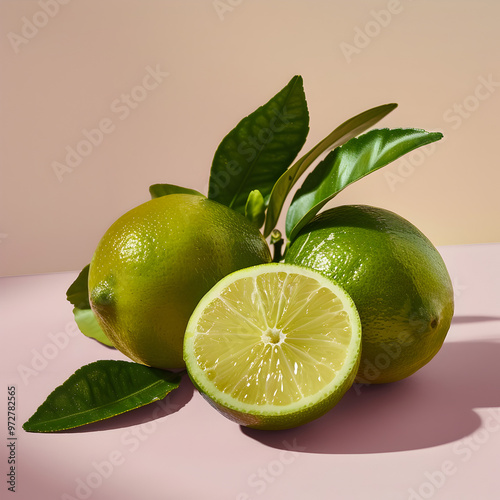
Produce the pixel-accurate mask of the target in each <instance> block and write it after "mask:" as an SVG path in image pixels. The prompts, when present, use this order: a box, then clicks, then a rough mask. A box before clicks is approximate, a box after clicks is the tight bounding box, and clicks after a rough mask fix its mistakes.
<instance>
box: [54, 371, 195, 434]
mask: <svg viewBox="0 0 500 500" xmlns="http://www.w3.org/2000/svg"><path fill="white" fill-rule="evenodd" d="M193 391H194V388H193V384H192V383H191V381H190V380H189V377H188V376H187V375H184V376H183V377H182V380H181V383H180V385H179V388H178V389H175V390H173V391H172V392H170V393H169V394H167V395H166V396H165V397H164V398H163V399H162V400H160V401H156V402H155V403H151V404H148V405H146V406H141V407H140V408H136V409H135V410H131V411H128V412H126V413H122V414H121V415H116V416H115V417H111V418H108V419H106V420H101V421H100V422H94V423H92V424H88V425H83V426H81V427H76V428H74V429H68V430H66V431H60V433H61V434H62V433H64V432H67V433H80V432H96V431H106V430H110V429H121V428H123V427H131V426H133V425H139V424H144V423H146V422H151V421H152V420H156V419H158V418H161V417H165V416H167V415H171V414H172V413H175V412H177V411H179V410H181V409H182V408H183V407H184V406H185V405H187V404H188V403H189V401H190V400H191V398H192V397H193Z"/></svg>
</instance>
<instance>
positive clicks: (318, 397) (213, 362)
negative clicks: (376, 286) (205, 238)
mask: <svg viewBox="0 0 500 500" xmlns="http://www.w3.org/2000/svg"><path fill="white" fill-rule="evenodd" d="M360 346H361V326H360V321H359V316H358V313H357V311H356V308H355V306H354V303H353V302H352V299H351V298H350V297H349V296H348V295H347V294H346V293H345V291H344V290H343V289H342V288H341V287H339V286H338V285H337V284H336V283H334V282H333V281H331V280H329V279H326V278H324V277H323V276H322V275H320V274H319V273H316V272H314V271H311V270H309V269H305V268H301V267H298V266H291V265H287V264H264V265H260V266H255V267H252V268H248V269H242V270H240V271H236V272H235V273H233V274H230V275H229V276H226V277H225V278H224V279H222V280H221V281H220V282H219V283H217V285H215V287H214V288H212V289H211V290H210V291H209V292H208V293H207V294H206V295H205V296H204V297H203V299H202V300H201V301H200V303H199V304H198V306H197V307H196V309H195V311H194V313H193V315H192V316H191V319H190V320H189V324H188V327H187V329H186V335H185V338H184V359H185V361H186V366H187V369H188V373H189V375H190V377H191V379H192V380H193V383H194V384H195V385H196V387H197V388H198V389H199V390H200V392H201V393H202V394H203V395H204V396H205V397H206V399H208V401H209V402H210V403H211V404H212V405H213V406H214V407H215V408H216V409H217V410H219V411H220V412H221V413H222V414H223V415H225V416H226V417H228V418H229V419H231V420H233V421H235V422H237V423H238V424H241V425H244V426H248V427H254V428H258V429H285V428H290V427H295V426H298V425H301V424H304V423H306V422H309V421H311V420H313V419H315V418H317V417H319V416H320V415H322V414H324V413H325V412H327V411H329V410H330V409H331V408H332V407H333V406H334V405H335V404H336V403H337V402H338V401H339V400H340V398H341V397H342V396H343V394H344V393H345V392H346V391H347V389H348V388H349V387H350V386H351V385H352V382H353V380H354V377H355V375H356V371H357V368H358V365H359V359H360Z"/></svg>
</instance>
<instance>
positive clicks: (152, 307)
mask: <svg viewBox="0 0 500 500" xmlns="http://www.w3.org/2000/svg"><path fill="white" fill-rule="evenodd" d="M270 260H271V255H270V252H269V247H268V246H267V243H266V241H265V239H264V237H263V236H262V235H261V233H260V232H259V231H258V229H257V228H256V226H254V225H253V224H252V223H250V222H249V221H248V220H247V219H246V218H245V217H244V216H242V215H240V214H238V213H236V212H235V211H234V210H231V209H229V208H227V207H225V206H223V205H221V204H219V203H217V202H214V201H211V200H208V199H207V198H205V197H203V196H196V195H191V194H171V195H168V196H163V197H160V198H156V199H153V200H150V201H148V202H146V203H143V204H142V205H140V206H138V207H136V208H134V209H132V210H130V211H129V212H127V213H126V214H125V215H123V216H122V217H120V218H119V219H118V220H117V221H116V222H115V223H114V224H113V225H112V226H111V227H110V228H109V229H108V231H106V233H105V235H104V236H103V238H102V239H101V241H100V242H99V244H98V246H97V249H96V251H95V254H94V256H93V258H92V262H91V264H90V270H89V294H90V304H91V307H92V310H93V311H94V313H95V315H96V317H97V321H98V323H99V324H100V326H101V328H102V329H103V330H104V332H105V333H106V335H107V336H108V337H109V339H110V341H111V342H112V343H113V345H114V346H115V347H116V348H117V349H119V350H120V351H121V352H122V353H124V354H125V355H127V356H128V357H129V358H131V359H132V360H133V361H136V362H138V363H143V364H146V365H149V366H153V367H156V368H164V369H177V368H183V367H184V361H183V359H182V342H183V337H184V331H185V328H186V325H187V322H188V320H189V317H190V316H191V313H192V312H193V310H194V308H195V306H196V304H197V303H198V301H199V300H200V299H201V298H202V297H203V295H204V294H205V293H206V292H207V291H208V290H210V288H212V286H213V285H215V283H217V281H219V280H220V279H221V278H222V277H224V276H226V275H227V274H229V273H231V272H233V271H236V270H237V269H241V268H243V267H249V266H253V265H257V264H262V263H265V262H269V261H270Z"/></svg>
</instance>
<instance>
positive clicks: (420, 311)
mask: <svg viewBox="0 0 500 500" xmlns="http://www.w3.org/2000/svg"><path fill="white" fill-rule="evenodd" d="M285 261H286V262H288V263H291V264H297V265H302V266H305V267H310V268H312V269H315V270H316V271H319V272H320V273H322V274H323V275H325V276H327V277H329V278H331V279H333V280H335V281H336V282H337V283H339V284H340V285H341V286H343V287H344V289H345V290H346V291H347V292H348V293H349V295H350V296H351V297H352V299H353V301H354V303H355V304H356V307H357V309H358V312H359V315H360V318H361V325H362V356H361V363H360V367H359V369H358V374H357V381H358V382H361V383H385V382H394V381H396V380H400V379H403V378H405V377H408V376H409V375H411V374H412V373H414V372H416V371H417V370H418V369H420V368H421V367H422V366H424V365H425V364H426V363H428V362H429V361H430V360H431V359H432V358H433V357H434V356H435V355H436V353H437V352H438V351H439V349H440V348H441V346H442V344H443V341H444V339H445V336H446V333H447V332H448V329H449V327H450V323H451V319H452V316H453V308H454V305H453V288H452V284H451V280H450V276H449V274H448V271H447V269H446V266H445V264H444V262H443V259H442V258H441V256H440V254H439V252H438V251H437V249H436V248H435V247H434V246H433V244H432V243H431V242H430V241H429V240H428V239H427V238H426V236H425V235H424V234H422V233H421V232H420V231H419V230H418V229H417V228H416V227H415V226H414V225H413V224H411V223H410V222H408V221H407V220H406V219H404V218H403V217H400V216H399V215H397V214H395V213H393V212H390V211H388V210H384V209H382V208H376V207H371V206H366V205H346V206H341V207H337V208H334V209H331V210H326V211H325V212H322V213H320V214H319V215H317V216H316V217H315V218H314V219H313V220H312V221H311V222H310V223H309V224H308V225H307V226H305V227H304V228H303V229H302V231H301V232H300V234H299V236H298V237H297V238H296V239H295V240H294V241H293V242H292V244H291V245H290V248H289V249H288V251H287V253H286V257H285Z"/></svg>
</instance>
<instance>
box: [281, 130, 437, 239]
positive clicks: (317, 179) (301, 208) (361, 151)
mask: <svg viewBox="0 0 500 500" xmlns="http://www.w3.org/2000/svg"><path fill="white" fill-rule="evenodd" d="M442 137H443V135H442V134H441V133H439V132H426V131H425V130H419V129H377V130H372V131H370V132H367V133H366V134H364V135H362V136H360V137H358V138H354V139H351V140H350V141H348V142H347V143H345V144H344V145H343V146H340V147H338V148H336V149H335V150H333V151H332V152H331V153H329V154H328V155H327V156H326V158H325V159H324V160H323V161H322V162H320V163H319V164H318V165H317V166H316V167H315V169H314V170H313V171H312V172H311V173H310V174H309V175H308V176H307V178H306V180H305V181H304V184H303V185H302V186H301V187H300V189H299V190H298V191H297V192H296V193H295V196H294V198H293V200H292V203H291V204H290V208H289V209H288V212H287V217H286V234H287V236H288V239H289V240H290V241H293V240H294V239H295V237H296V236H297V234H298V232H299V231H300V230H301V229H302V228H303V227H304V226H305V225H306V224H307V223H308V222H309V221H310V220H311V219H312V218H313V217H314V216H315V215H316V214H317V213H318V212H319V211H320V210H321V208H323V206H324V205H325V204H326V203H327V202H328V201H330V200H331V199H332V198H333V197H334V196H335V195H336V194H337V193H339V192H340V191H342V189H344V188H345V187H346V186H348V185H349V184H352V183H353V182H355V181H357V180H359V179H361V178H362V177H364V176H365V175H367V174H369V173H371V172H374V171H375V170H378V169H379V168H381V167H383V166H385V165H387V164H388V163H390V162H392V161H394V160H396V159H398V158H399V157H400V156H402V155H404V154H406V153H409V152H410V151H412V150H413V149H416V148H418V147H420V146H424V145H426V144H429V143H431V142H434V141H437V140H439V139H441V138H442Z"/></svg>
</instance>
